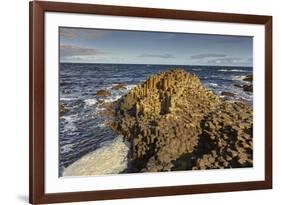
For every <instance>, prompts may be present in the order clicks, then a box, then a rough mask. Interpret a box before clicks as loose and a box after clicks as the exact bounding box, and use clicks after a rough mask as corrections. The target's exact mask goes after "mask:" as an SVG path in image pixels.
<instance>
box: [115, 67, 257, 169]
mask: <svg viewBox="0 0 281 205" xmlns="http://www.w3.org/2000/svg"><path fill="white" fill-rule="evenodd" d="M112 107H113V110H114V112H113V114H112V115H113V119H114V120H113V121H112V123H111V127H112V128H113V129H114V130H116V131H117V132H118V133H120V134H122V135H123V136H124V138H125V139H126V140H128V141H130V142H131V146H132V147H131V156H130V158H131V167H133V168H134V172H158V171H171V170H190V169H211V168H230V167H248V166H252V126H253V124H252V109H251V108H250V107H248V106H247V105H246V104H244V103H242V102H228V101H222V100H220V98H219V97H218V96H217V95H215V94H214V93H213V92H211V91H210V90H208V89H207V88H205V87H204V86H203V85H202V84H201V82H200V79H199V78H198V77H197V76H195V75H192V74H190V73H187V72H185V71H184V70H182V69H174V70H171V71H166V72H161V73H158V74H156V75H152V76H150V77H149V78H148V79H147V80H146V81H145V82H143V83H142V84H141V85H139V86H137V87H135V88H133V89H132V90H131V91H130V92H129V93H128V94H127V95H125V96H123V97H122V98H121V99H120V100H118V101H117V102H115V103H114V104H113V106H112Z"/></svg>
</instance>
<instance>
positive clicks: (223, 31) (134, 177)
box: [30, 1, 272, 204]
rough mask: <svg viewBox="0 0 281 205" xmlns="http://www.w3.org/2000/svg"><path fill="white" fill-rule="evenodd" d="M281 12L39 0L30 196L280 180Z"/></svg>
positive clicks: (132, 193) (90, 196)
mask: <svg viewBox="0 0 281 205" xmlns="http://www.w3.org/2000/svg"><path fill="white" fill-rule="evenodd" d="M271 81H272V17H271V16H259V15H245V14H243V15H241V14H226V13H211V12H199V11H184V10H168V9H154V8H136V7H119V6H104V5H92V4H75V3H58V2H41V1H33V2H30V203H34V204H39V203H56V202H73V201H86V200H103V199H119V198H133V197H152V196H165V195H178V194H196V193H210V192H226V191H240V190H255V189H270V188H271V187H272V82H271Z"/></svg>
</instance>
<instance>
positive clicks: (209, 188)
mask: <svg viewBox="0 0 281 205" xmlns="http://www.w3.org/2000/svg"><path fill="white" fill-rule="evenodd" d="M29 9H30V12H29V15H30V16H29V20H30V35H29V42H30V44H29V45H30V54H29V58H30V59H29V62H30V71H29V77H30V80H29V83H30V85H29V86H30V88H29V91H30V98H29V101H30V104H29V109H30V110H29V116H30V118H29V123H30V127H29V131H30V139H29V147H30V148H29V161H30V162H29V163H30V164H29V201H30V203H33V204H41V203H57V202H74V201H89V200H104V199H121V198H135V197H153V196H167V195H180V194H197V193H210V192H226V191H242V190H257V189H271V188H272V16H260V15H245V14H242V15H241V14H226V13H211V12H199V11H183V10H168V9H154V8H136V7H120V6H104V5H93V4H75V3H58V2H40V1H39V2H38V1H34V2H30V5H29ZM48 11H49V12H68V13H84V14H102V15H113V16H131V17H144V18H146V17H150V18H161V19H182V20H197V21H211V22H229V23H247V24H260V25H264V26H265V71H264V72H265V73H264V74H265V147H264V148H265V180H264V181H251V182H235V183H220V184H204V185H186V186H170V187H151V188H137V189H120V190H106V191H87V192H71V193H52V194H46V193H45V191H44V185H45V183H44V98H45V94H44V13H45V12H48Z"/></svg>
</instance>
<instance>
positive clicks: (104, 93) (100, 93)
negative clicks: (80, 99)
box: [96, 90, 111, 97]
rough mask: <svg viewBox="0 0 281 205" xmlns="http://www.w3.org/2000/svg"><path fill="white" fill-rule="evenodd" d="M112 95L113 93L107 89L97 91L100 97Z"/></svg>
mask: <svg viewBox="0 0 281 205" xmlns="http://www.w3.org/2000/svg"><path fill="white" fill-rule="evenodd" d="M110 95H111V93H110V92H109V91H107V90H99V91H97V93H96V96H99V97H106V96H110Z"/></svg>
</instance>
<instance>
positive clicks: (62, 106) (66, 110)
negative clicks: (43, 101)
mask: <svg viewBox="0 0 281 205" xmlns="http://www.w3.org/2000/svg"><path fill="white" fill-rule="evenodd" d="M68 111H69V109H67V108H65V106H64V105H63V104H60V115H64V114H65V113H67V112H68Z"/></svg>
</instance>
